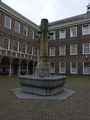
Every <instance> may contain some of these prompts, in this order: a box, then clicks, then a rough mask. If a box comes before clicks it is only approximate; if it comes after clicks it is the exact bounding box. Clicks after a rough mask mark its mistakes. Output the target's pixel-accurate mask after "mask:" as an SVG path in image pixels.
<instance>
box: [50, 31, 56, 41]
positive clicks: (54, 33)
mask: <svg viewBox="0 0 90 120" xmlns="http://www.w3.org/2000/svg"><path fill="white" fill-rule="evenodd" d="M51 32H52V33H53V34H52V35H51V36H50V40H56V31H51Z"/></svg>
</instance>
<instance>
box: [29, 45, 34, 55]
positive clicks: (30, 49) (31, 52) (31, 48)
mask: <svg viewBox="0 0 90 120" xmlns="http://www.w3.org/2000/svg"><path fill="white" fill-rule="evenodd" d="M29 54H31V55H32V54H33V47H30V48H29Z"/></svg>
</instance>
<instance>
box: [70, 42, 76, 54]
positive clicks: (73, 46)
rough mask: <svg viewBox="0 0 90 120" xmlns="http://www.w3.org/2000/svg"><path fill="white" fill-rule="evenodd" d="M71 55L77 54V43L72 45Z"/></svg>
mask: <svg viewBox="0 0 90 120" xmlns="http://www.w3.org/2000/svg"><path fill="white" fill-rule="evenodd" d="M70 55H77V45H76V44H72V45H70Z"/></svg>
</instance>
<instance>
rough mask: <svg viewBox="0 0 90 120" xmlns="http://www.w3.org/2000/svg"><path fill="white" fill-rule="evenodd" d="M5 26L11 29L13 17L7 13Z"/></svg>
mask: <svg viewBox="0 0 90 120" xmlns="http://www.w3.org/2000/svg"><path fill="white" fill-rule="evenodd" d="M4 27H5V28H8V29H11V18H10V17H9V16H7V15H5V19H4Z"/></svg>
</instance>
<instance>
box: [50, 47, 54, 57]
mask: <svg viewBox="0 0 90 120" xmlns="http://www.w3.org/2000/svg"><path fill="white" fill-rule="evenodd" d="M50 56H55V47H50Z"/></svg>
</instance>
